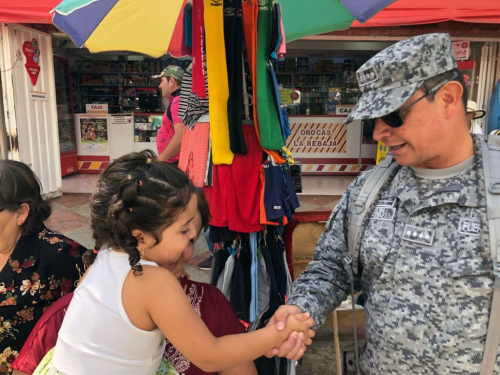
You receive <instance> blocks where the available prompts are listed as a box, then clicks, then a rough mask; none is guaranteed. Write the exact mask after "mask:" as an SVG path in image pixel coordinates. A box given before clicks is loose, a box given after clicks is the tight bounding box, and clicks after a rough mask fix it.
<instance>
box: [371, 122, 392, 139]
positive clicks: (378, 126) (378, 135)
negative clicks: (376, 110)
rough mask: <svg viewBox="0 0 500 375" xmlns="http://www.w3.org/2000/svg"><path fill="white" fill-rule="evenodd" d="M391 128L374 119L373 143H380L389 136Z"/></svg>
mask: <svg viewBox="0 0 500 375" xmlns="http://www.w3.org/2000/svg"><path fill="white" fill-rule="evenodd" d="M391 133H392V128H391V127H390V126H389V125H387V124H386V123H385V122H384V120H382V119H381V118H377V119H375V128H374V129H373V139H374V140H375V141H377V142H378V141H380V140H382V139H384V138H387V137H389V136H390V135H391Z"/></svg>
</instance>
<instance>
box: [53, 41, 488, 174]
mask: <svg viewBox="0 0 500 375" xmlns="http://www.w3.org/2000/svg"><path fill="white" fill-rule="evenodd" d="M402 38H403V37H401V38H399V39H402ZM57 40H58V39H57V38H55V41H56V42H55V46H56V45H58V44H60V43H57ZM392 43H394V41H393V40H391V41H385V40H380V41H362V40H352V41H349V40H346V41H336V40H328V41H325V40H300V41H296V42H292V43H289V44H288V52H287V56H286V58H284V59H283V60H282V61H278V62H276V63H275V64H274V68H275V71H276V76H277V80H278V83H279V84H280V86H281V87H282V89H281V92H280V94H281V95H280V96H281V104H282V106H283V108H285V109H286V112H287V113H288V115H289V120H290V126H291V136H290V137H289V138H288V141H287V148H288V149H289V150H290V151H291V152H292V154H293V155H294V157H295V159H296V160H297V161H299V162H300V163H301V165H302V173H303V174H304V175H332V176H335V175H357V174H358V173H359V172H362V171H364V170H366V169H367V168H369V167H370V166H372V165H374V164H375V160H376V154H377V145H376V144H375V143H374V142H373V141H371V140H369V139H367V138H366V137H363V129H362V125H361V122H360V121H354V122H353V123H351V124H349V125H348V126H346V125H344V124H343V122H344V120H345V118H346V117H347V115H348V114H349V113H350V111H351V110H352V108H353V107H354V105H355V104H356V102H357V100H358V99H359V97H360V92H359V88H358V85H357V80H356V74H355V73H356V70H357V69H358V68H359V67H360V66H361V65H362V64H363V63H364V62H366V61H367V60H368V59H370V58H371V57H372V56H373V55H375V54H376V53H377V52H379V51H380V50H382V49H384V48H386V47H387V46H389V45H391V44H392ZM455 44H456V57H457V60H459V68H460V69H461V70H462V71H463V72H464V74H465V76H466V83H467V86H468V89H469V94H468V95H469V99H471V100H476V101H478V97H479V93H480V92H483V100H484V101H486V100H489V99H488V98H489V96H488V98H487V97H486V95H484V91H485V89H486V87H485V85H484V84H481V82H483V81H491V82H494V80H493V79H492V76H491V72H490V73H489V74H486V67H485V65H484V64H485V62H484V61H483V60H485V59H488V58H489V55H488V56H486V55H485V54H484V51H483V50H484V48H486V47H485V46H490V45H494V46H497V45H498V43H492V42H486V41H485V42H481V41H467V40H465V39H462V40H457V41H456V42H455ZM55 51H56V53H58V54H61V55H64V54H66V55H67V56H68V62H69V65H70V70H71V81H72V91H73V103H74V105H73V108H74V113H75V116H74V124H75V137H76V146H77V158H78V170H79V172H80V173H99V172H100V171H102V170H103V169H104V168H105V167H106V166H107V165H108V163H109V162H110V161H112V160H113V159H116V158H117V157H119V156H121V155H123V154H124V153H127V152H132V151H141V150H144V149H153V150H155V149H156V134H157V132H158V129H159V127H160V126H161V116H162V115H163V111H164V109H165V107H164V104H163V103H162V100H161V97H160V93H159V91H158V80H153V79H151V76H152V75H153V74H157V73H158V72H159V71H161V69H162V68H163V67H165V66H166V65H170V64H178V65H180V66H181V67H183V68H186V67H187V65H188V64H189V63H190V60H189V59H181V60H176V59H173V58H170V57H162V58H161V59H151V58H148V57H143V56H140V55H134V54H127V55H111V54H90V53H88V52H87V51H86V50H81V49H80V50H76V51H75V49H71V50H68V49H63V48H61V49H59V48H57V47H55ZM496 53H497V54H498V47H497V49H496ZM490 70H491V69H490ZM481 72H482V74H481ZM495 74H496V72H495ZM492 85H493V83H491V84H490V88H489V89H488V90H490V91H491V89H492ZM479 99H480V98H479ZM478 102H479V101H478ZM479 104H480V105H483V104H482V103H481V102H479ZM486 104H487V103H486ZM97 129H98V130H97Z"/></svg>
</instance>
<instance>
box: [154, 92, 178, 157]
mask: <svg viewBox="0 0 500 375" xmlns="http://www.w3.org/2000/svg"><path fill="white" fill-rule="evenodd" d="M180 94H181V89H178V90H177V91H174V92H173V93H172V94H171V95H170V97H169V98H168V106H167V110H166V111H165V113H164V114H163V118H162V120H161V128H160V130H159V131H158V135H157V136H156V147H157V148H158V155H161V153H162V152H163V151H165V149H166V148H167V146H168V144H169V143H170V141H171V140H172V137H173V136H174V134H175V129H174V125H175V124H179V123H181V122H182V119H181V118H180V117H179V99H180ZM178 160H179V153H177V154H176V155H174V156H173V157H172V158H171V159H170V160H168V162H169V163H173V162H176V161H178Z"/></svg>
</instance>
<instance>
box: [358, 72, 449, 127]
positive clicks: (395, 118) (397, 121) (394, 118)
mask: <svg viewBox="0 0 500 375" xmlns="http://www.w3.org/2000/svg"><path fill="white" fill-rule="evenodd" d="M457 77H458V73H457V72H455V73H454V74H453V77H451V78H450V79H447V80H444V81H443V82H440V83H438V84H437V85H436V86H434V87H433V88H432V89H430V90H429V92H427V93H425V94H424V95H422V96H421V97H420V98H418V99H417V100H415V101H413V102H411V103H410V104H408V105H406V106H404V107H403V108H400V109H398V110H396V111H394V112H391V113H389V114H388V115H385V116H382V117H380V118H381V119H382V121H383V122H385V123H386V124H387V125H389V126H390V127H391V128H399V127H400V126H401V125H403V119H402V118H401V115H400V113H401V112H403V111H406V110H407V109H408V108H410V107H411V106H412V105H414V104H417V103H418V102H419V101H421V100H422V99H423V98H425V97H427V96H429V95H431V94H433V93H435V92H437V91H438V90H439V89H440V88H441V87H443V86H444V85H445V84H446V83H448V82H450V81H453V80H454V79H455V78H457ZM363 125H364V127H363V129H365V128H366V130H363V133H366V132H367V131H371V134H372V135H373V130H374V129H375V119H368V120H363ZM363 135H365V134H363Z"/></svg>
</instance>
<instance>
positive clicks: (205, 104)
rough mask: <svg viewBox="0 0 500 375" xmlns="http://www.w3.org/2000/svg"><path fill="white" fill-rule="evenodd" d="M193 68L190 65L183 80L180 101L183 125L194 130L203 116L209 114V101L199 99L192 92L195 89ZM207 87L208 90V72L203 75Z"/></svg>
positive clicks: (180, 115)
mask: <svg viewBox="0 0 500 375" xmlns="http://www.w3.org/2000/svg"><path fill="white" fill-rule="evenodd" d="M193 66H194V64H191V65H189V67H188V68H187V69H186V73H185V74H184V77H183V79H182V86H181V94H180V99H179V117H180V118H181V119H182V123H183V124H184V125H187V126H188V127H189V129H192V128H193V127H194V125H195V124H196V123H197V122H198V121H199V120H200V118H201V116H203V115H207V114H208V113H209V112H208V111H209V100H208V96H207V98H206V99H201V98H199V97H198V96H197V95H196V94H195V93H194V92H193V90H192V88H193V69H194V68H193ZM203 78H204V83H205V87H206V88H207V90H208V79H207V74H206V72H205V73H204V75H203ZM204 122H208V120H206V121H204Z"/></svg>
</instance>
